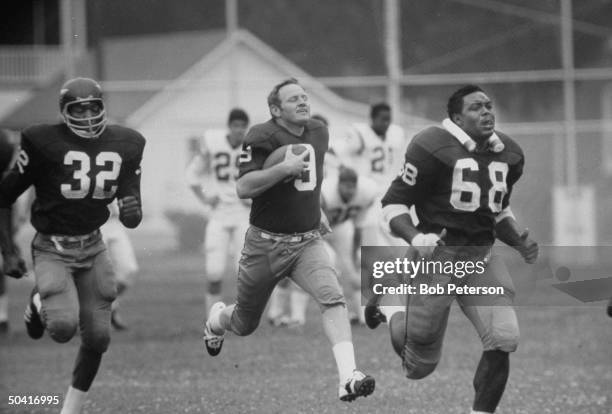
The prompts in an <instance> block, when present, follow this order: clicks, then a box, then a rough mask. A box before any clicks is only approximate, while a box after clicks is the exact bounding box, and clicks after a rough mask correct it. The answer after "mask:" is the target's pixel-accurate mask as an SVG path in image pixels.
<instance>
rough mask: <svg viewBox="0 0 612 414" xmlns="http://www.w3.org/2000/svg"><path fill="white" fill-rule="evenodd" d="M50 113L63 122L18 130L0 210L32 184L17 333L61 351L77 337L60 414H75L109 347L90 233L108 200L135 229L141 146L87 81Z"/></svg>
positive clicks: (101, 249) (98, 261)
mask: <svg viewBox="0 0 612 414" xmlns="http://www.w3.org/2000/svg"><path fill="white" fill-rule="evenodd" d="M59 106H60V112H61V115H62V117H63V120H64V122H63V123H59V124H55V125H36V126H33V127H30V128H27V129H25V130H24V131H23V132H22V134H21V149H20V151H19V155H18V158H17V162H16V164H15V166H14V167H13V168H12V169H11V171H10V172H9V174H8V175H7V176H6V177H5V178H4V179H3V180H2V183H1V184H0V207H2V209H3V210H5V211H6V209H7V208H9V207H10V206H11V205H12V204H13V203H14V202H15V200H16V198H17V197H18V196H19V195H20V194H21V193H23V192H24V191H25V190H26V189H27V188H28V187H30V186H34V188H35V190H36V199H35V200H34V203H33V205H32V219H31V220H32V225H33V226H34V228H35V229H36V231H37V234H36V236H35V237H34V240H33V241H32V253H33V258H34V273H35V276H36V286H35V288H34V290H33V292H32V296H31V301H30V304H29V306H28V307H27V308H26V315H25V318H26V328H27V331H28V334H29V335H30V336H31V337H32V338H34V339H38V338H40V337H41V336H42V335H43V334H44V331H45V330H46V331H47V332H48V333H49V336H50V337H51V338H52V339H53V340H55V341H56V342H60V343H63V342H67V341H69V340H70V339H71V338H72V337H73V336H74V335H75V333H76V331H77V328H79V329H80V332H81V346H80V348H79V352H78V355H77V358H76V362H75V366H74V370H73V374H72V383H71V385H70V387H69V388H68V392H67V393H66V396H65V399H64V403H63V407H62V411H61V413H62V414H73V413H80V412H81V410H82V406H83V404H84V402H85V399H86V395H87V391H88V390H89V388H90V386H91V384H92V382H93V380H94V378H95V376H96V373H97V371H98V368H99V366H100V362H101V359H102V354H103V353H104V352H105V351H106V350H107V348H108V344H109V342H110V319H111V304H112V302H113V300H114V299H115V297H116V295H117V287H116V280H115V275H114V272H113V267H112V265H111V262H110V260H109V258H108V254H107V253H106V248H105V246H104V243H103V242H102V236H101V234H100V230H99V227H100V226H101V225H102V224H104V222H105V221H106V220H107V219H108V215H109V211H108V208H107V204H109V203H111V202H112V201H113V199H115V198H117V199H118V200H119V220H121V222H122V223H123V225H124V226H126V227H128V228H134V227H136V226H138V224H139V223H140V221H141V219H142V209H141V202H140V161H141V159H142V153H143V149H144V145H145V140H144V138H143V137H142V136H141V135H140V134H139V133H138V132H136V131H133V130H131V129H128V128H123V127H120V126H116V125H107V118H106V110H105V105H104V100H103V96H102V91H101V89H100V86H99V85H98V83H97V82H95V81H94V80H92V79H87V78H75V79H71V80H69V81H68V82H66V83H65V84H64V85H63V86H62V89H61V91H60V98H59ZM9 223H10V222H8V221H6V220H4V222H3V223H2V226H0V243H1V246H2V250H3V252H6V251H7V250H5V246H7V249H9V248H10V241H9V240H10V225H9ZM9 253H10V254H9V255H8V257H7V253H4V255H5V259H8V260H6V262H5V269H6V267H7V265H8V266H9V267H12V266H15V264H16V263H17V260H18V253H17V252H16V251H9ZM9 270H10V269H9Z"/></svg>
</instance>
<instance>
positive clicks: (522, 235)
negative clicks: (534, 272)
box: [495, 212, 539, 263]
mask: <svg viewBox="0 0 612 414" xmlns="http://www.w3.org/2000/svg"><path fill="white" fill-rule="evenodd" d="M500 214H503V212H502V213H500ZM495 232H496V235H497V238H498V239H499V240H501V241H502V242H504V243H506V244H507V245H508V246H511V247H514V248H515V249H516V250H517V251H518V252H519V253H520V254H521V256H523V259H525V262H527V263H535V261H536V260H537V258H538V253H539V247H538V243H537V242H536V241H535V240H533V239H532V238H531V237H529V230H527V229H524V230H521V229H520V228H519V225H518V223H517V222H516V219H515V218H514V216H513V215H512V213H511V212H510V213H509V214H504V215H503V216H501V217H498V221H497V224H496V225H495Z"/></svg>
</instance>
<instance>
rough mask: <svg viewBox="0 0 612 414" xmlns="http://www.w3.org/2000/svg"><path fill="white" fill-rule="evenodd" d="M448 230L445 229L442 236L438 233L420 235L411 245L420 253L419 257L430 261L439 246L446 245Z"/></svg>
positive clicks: (413, 239) (441, 233)
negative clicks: (445, 239) (445, 238)
mask: <svg viewBox="0 0 612 414" xmlns="http://www.w3.org/2000/svg"><path fill="white" fill-rule="evenodd" d="M445 236H446V229H443V230H442V232H440V234H436V233H427V234H423V233H419V234H417V235H416V236H414V237H413V238H412V241H411V242H410V244H411V245H412V246H413V247H414V248H415V249H416V250H417V251H418V252H419V255H420V256H421V257H423V258H425V259H429V258H430V257H431V255H432V254H433V252H434V249H435V248H436V247H438V246H443V245H444V240H442V239H443V238H444V237H445Z"/></svg>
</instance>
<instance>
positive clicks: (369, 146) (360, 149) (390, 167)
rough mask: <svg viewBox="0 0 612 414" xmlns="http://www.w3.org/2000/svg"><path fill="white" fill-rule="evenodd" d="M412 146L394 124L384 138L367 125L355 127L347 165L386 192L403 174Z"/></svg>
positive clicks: (356, 125) (351, 136)
mask: <svg viewBox="0 0 612 414" xmlns="http://www.w3.org/2000/svg"><path fill="white" fill-rule="evenodd" d="M407 147H408V140H407V139H406V135H405V134H404V130H403V129H402V128H401V127H400V126H398V125H394V124H391V125H390V126H389V128H388V129H387V132H386V134H385V139H381V138H380V137H379V136H378V135H377V134H376V132H374V130H373V129H372V127H371V126H370V125H368V124H366V123H357V124H353V125H352V127H351V128H350V129H349V133H348V136H347V142H346V151H347V152H348V154H347V155H348V158H349V159H348V160H347V163H348V165H349V166H351V167H353V168H355V169H356V170H357V171H359V172H360V173H361V174H365V175H367V176H368V177H370V178H372V179H374V180H375V181H376V182H377V183H378V184H379V186H380V188H381V191H384V190H386V189H387V188H388V187H389V185H390V184H391V181H393V179H394V178H395V177H396V176H397V174H398V173H399V171H400V169H401V167H402V164H403V157H404V154H405V153H406V148H407Z"/></svg>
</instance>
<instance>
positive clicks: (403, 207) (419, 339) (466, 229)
mask: <svg viewBox="0 0 612 414" xmlns="http://www.w3.org/2000/svg"><path fill="white" fill-rule="evenodd" d="M448 116H449V119H446V120H445V121H444V122H443V125H442V127H430V128H427V129H425V130H424V131H422V132H420V133H419V134H417V135H416V136H415V137H414V139H413V140H412V142H411V144H410V145H409V147H408V149H407V151H406V156H405V164H404V168H403V170H402V172H401V173H400V175H399V176H398V177H397V178H396V179H395V180H394V181H393V182H392V184H391V186H390V187H389V189H388V191H387V193H386V195H385V196H384V197H383V200H382V204H383V213H384V215H385V218H386V220H387V221H388V222H389V226H390V228H391V230H392V231H393V233H394V234H395V235H397V236H400V237H401V238H403V239H404V240H406V241H407V242H409V243H410V244H411V245H412V247H411V248H410V249H411V250H412V253H415V254H418V256H420V257H421V258H425V259H430V260H432V261H435V262H447V261H451V262H452V261H473V262H475V261H482V262H483V263H486V270H485V271H484V273H483V274H476V275H472V276H466V277H465V278H463V279H459V280H461V282H459V283H463V284H465V285H466V286H470V285H472V284H475V283H480V282H482V281H486V283H488V284H489V285H491V286H501V287H503V288H504V289H502V291H503V294H499V295H491V296H488V297H486V299H484V298H483V297H480V298H477V297H474V296H471V297H470V296H467V295H456V294H452V293H448V291H446V292H447V293H443V294H440V295H430V294H426V293H424V294H419V293H418V292H417V294H414V295H408V304H407V305H406V307H405V312H403V311H400V312H396V313H392V314H391V313H388V314H386V315H385V314H383V313H381V312H380V311H379V309H378V308H377V307H376V306H369V307H368V308H366V323H367V324H368V326H370V327H371V328H375V327H376V326H377V325H378V324H379V323H380V322H386V321H388V323H389V330H390V333H391V342H392V345H393V348H394V349H395V351H396V352H397V353H398V354H399V355H400V356H401V358H402V365H403V368H404V371H405V373H406V376H407V377H408V378H411V379H421V378H424V377H426V376H428V375H429V374H431V373H432V372H433V371H434V369H435V368H436V365H437V364H438V362H439V361H440V355H441V350H442V342H443V339H444V332H445V331H446V324H447V322H448V315H449V311H450V308H451V303H452V302H453V300H455V299H457V301H458V303H459V305H460V306H461V309H462V310H463V312H464V313H465V315H466V316H467V317H468V319H469V320H470V321H471V322H472V324H473V325H474V327H475V328H476V330H477V332H478V334H479V336H480V338H481V340H482V345H483V353H482V357H481V359H480V362H479V364H478V368H477V369H476V373H475V376H474V382H473V384H474V389H475V398H474V403H473V407H472V409H473V411H472V412H473V413H493V412H494V411H495V409H496V408H497V405H498V403H499V401H500V399H501V397H502V394H503V392H504V388H505V385H506V381H507V379H508V373H509V353H510V352H514V351H515V350H516V348H517V346H518V340H519V328H518V322H517V318H516V314H515V311H514V308H513V307H512V301H513V291H514V289H513V285H512V280H511V279H510V275H509V274H508V270H507V269H506V267H505V265H504V263H503V262H502V261H501V259H500V258H499V257H497V256H492V255H491V246H492V245H493V242H494V241H495V238H496V237H497V238H498V239H499V240H501V241H503V242H504V243H506V244H508V245H510V246H512V247H514V248H515V249H516V250H518V252H519V253H520V254H521V255H522V256H523V258H524V260H525V261H526V262H527V263H533V262H535V260H536V259H537V256H538V245H537V243H536V242H535V241H533V240H531V239H530V238H529V236H528V232H527V231H526V230H525V231H522V230H520V228H519V226H518V224H517V222H516V220H515V218H514V216H513V214H512V211H511V209H510V194H511V192H512V187H513V185H514V184H515V183H516V182H517V181H518V179H519V178H520V176H521V174H522V172H523V164H524V156H523V152H522V150H521V148H520V147H519V146H518V144H516V143H515V142H514V141H513V140H512V139H510V138H509V137H508V136H506V135H504V134H502V133H500V132H495V115H494V112H493V105H492V102H491V100H490V99H489V97H488V96H487V95H486V94H485V93H484V92H483V90H482V89H481V88H479V87H478V86H475V85H468V86H465V87H463V88H461V89H459V90H457V91H456V92H455V93H454V94H453V95H452V96H451V97H450V99H449V101H448ZM412 205H414V206H415V208H416V212H417V215H418V218H419V221H420V223H419V224H418V226H415V225H414V223H413V222H412V220H411V217H410V214H409V211H408V208H409V207H410V206H412ZM418 256H416V257H418ZM457 280H458V279H455V278H453V277H452V275H447V274H429V275H427V274H423V275H418V276H417V278H416V279H414V282H413V284H414V283H416V282H417V281H420V282H421V283H422V284H425V286H426V287H427V286H434V285H438V286H446V285H448V284H449V283H451V282H455V283H457ZM479 280H480V282H479ZM483 299H484V300H483ZM372 305H374V303H373V304H372Z"/></svg>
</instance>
